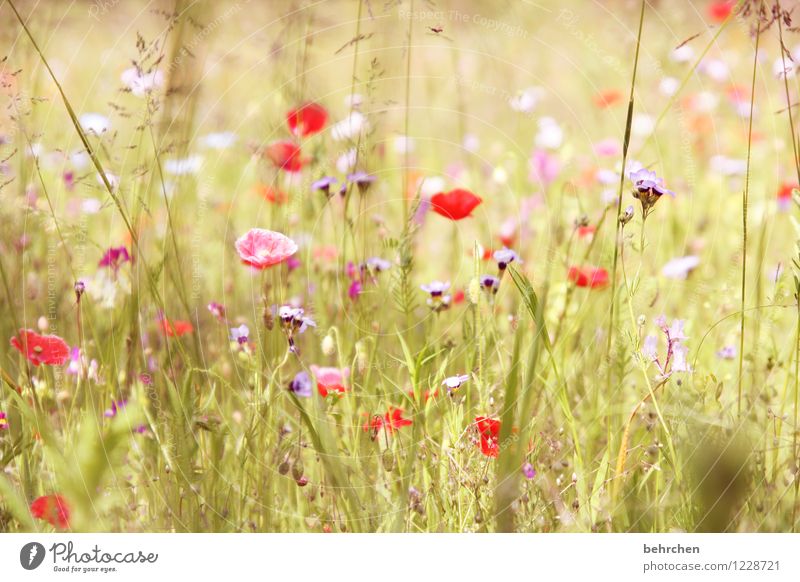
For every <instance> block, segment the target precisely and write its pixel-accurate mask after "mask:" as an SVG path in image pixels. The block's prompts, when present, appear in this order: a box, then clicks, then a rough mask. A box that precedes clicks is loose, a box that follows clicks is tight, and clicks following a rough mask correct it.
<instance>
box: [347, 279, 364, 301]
mask: <svg viewBox="0 0 800 582" xmlns="http://www.w3.org/2000/svg"><path fill="white" fill-rule="evenodd" d="M363 291H364V286H363V285H362V284H361V281H358V280H355V281H353V282H352V283H350V287H348V288H347V296H348V297H349V298H350V299H355V298H356V297H358V296H359V295H361V293H362V292H363Z"/></svg>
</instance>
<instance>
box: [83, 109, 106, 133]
mask: <svg viewBox="0 0 800 582" xmlns="http://www.w3.org/2000/svg"><path fill="white" fill-rule="evenodd" d="M78 121H80V123H81V127H82V128H83V130H84V131H86V132H89V133H94V134H96V135H100V134H101V133H103V132H106V131H108V130H109V129H111V120H110V119H108V117H106V116H105V115H101V114H100V113H84V114H83V115H81V116H80V117H79V118H78Z"/></svg>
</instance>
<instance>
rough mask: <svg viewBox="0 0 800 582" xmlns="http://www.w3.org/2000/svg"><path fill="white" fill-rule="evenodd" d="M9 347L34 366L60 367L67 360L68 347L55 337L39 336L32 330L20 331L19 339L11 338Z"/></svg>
mask: <svg viewBox="0 0 800 582" xmlns="http://www.w3.org/2000/svg"><path fill="white" fill-rule="evenodd" d="M11 345H12V346H14V347H15V348H17V350H19V352H20V353H21V354H22V355H24V356H25V357H26V358H28V361H30V363H31V364H33V365H34V366H38V365H39V364H46V365H48V366H61V365H62V364H64V363H66V361H67V360H68V359H69V346H68V345H67V342H65V341H64V340H63V339H61V338H60V337H58V336H57V335H39V334H38V333H36V332H35V331H33V330H32V329H21V330H19V337H17V336H15V337H12V338H11Z"/></svg>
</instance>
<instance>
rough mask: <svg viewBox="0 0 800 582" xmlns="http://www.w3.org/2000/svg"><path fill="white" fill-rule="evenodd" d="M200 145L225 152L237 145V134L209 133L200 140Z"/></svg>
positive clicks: (224, 132)
mask: <svg viewBox="0 0 800 582" xmlns="http://www.w3.org/2000/svg"><path fill="white" fill-rule="evenodd" d="M200 143H201V144H202V145H203V146H204V147H207V148H211V149H212V150H224V149H228V148H229V147H231V146H232V145H233V144H234V143H236V134H235V133H233V132H232V131H223V132H220V133H209V134H208V135H205V136H203V137H202V138H200Z"/></svg>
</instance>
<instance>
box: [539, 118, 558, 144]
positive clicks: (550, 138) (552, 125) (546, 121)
mask: <svg viewBox="0 0 800 582" xmlns="http://www.w3.org/2000/svg"><path fill="white" fill-rule="evenodd" d="M563 141H564V132H563V130H562V129H561V127H559V125H558V123H557V122H556V120H555V119H553V118H552V117H542V118H541V119H540V120H539V131H538V132H537V133H536V139H535V143H536V147H538V148H545V149H551V150H555V149H558V148H560V147H561V144H562V142H563Z"/></svg>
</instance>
